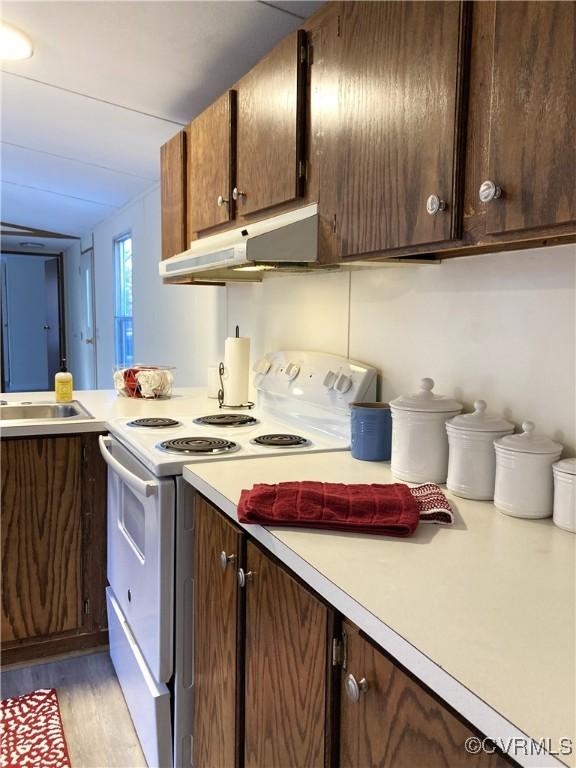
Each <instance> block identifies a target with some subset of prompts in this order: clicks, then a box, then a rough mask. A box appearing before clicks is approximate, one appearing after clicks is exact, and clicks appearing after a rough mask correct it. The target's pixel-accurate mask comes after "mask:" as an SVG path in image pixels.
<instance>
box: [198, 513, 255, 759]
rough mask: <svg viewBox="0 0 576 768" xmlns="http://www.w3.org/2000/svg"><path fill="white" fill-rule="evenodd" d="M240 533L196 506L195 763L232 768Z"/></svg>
mask: <svg viewBox="0 0 576 768" xmlns="http://www.w3.org/2000/svg"><path fill="white" fill-rule="evenodd" d="M242 539H243V535H242V533H241V532H240V530H239V529H238V528H237V527H236V526H235V525H233V524H232V523H229V522H228V520H227V519H226V518H225V517H224V516H223V515H222V514H221V513H220V512H217V511H216V510H215V509H214V508H213V507H211V506H210V505H209V504H208V503H207V502H205V501H204V500H203V499H200V498H197V501H196V505H195V538H194V542H195V546H194V549H195V551H194V659H193V663H194V699H195V706H194V724H193V728H194V729H193V734H194V741H193V747H192V759H193V764H194V768H215V766H218V768H234V766H235V765H236V755H237V754H238V748H237V739H238V738H239V736H240V728H241V722H240V716H241V710H240V707H238V706H237V699H238V696H239V693H240V690H239V675H238V669H239V666H240V665H239V658H238V654H239V650H240V644H239V642H238V630H239V626H240V618H241V617H240V616H239V602H238V597H239V590H238V580H237V569H238V565H239V562H240V555H241V548H242V544H243V542H242Z"/></svg>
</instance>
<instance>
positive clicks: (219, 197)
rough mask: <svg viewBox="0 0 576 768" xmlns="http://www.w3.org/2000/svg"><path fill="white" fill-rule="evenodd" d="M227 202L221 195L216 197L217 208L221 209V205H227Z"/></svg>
mask: <svg viewBox="0 0 576 768" xmlns="http://www.w3.org/2000/svg"><path fill="white" fill-rule="evenodd" d="M234 200H236V198H234ZM229 202H230V200H226V198H225V197H223V196H222V195H218V199H217V200H216V204H217V206H218V208H222V206H223V205H228V203H229Z"/></svg>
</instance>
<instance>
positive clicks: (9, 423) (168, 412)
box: [0, 387, 206, 437]
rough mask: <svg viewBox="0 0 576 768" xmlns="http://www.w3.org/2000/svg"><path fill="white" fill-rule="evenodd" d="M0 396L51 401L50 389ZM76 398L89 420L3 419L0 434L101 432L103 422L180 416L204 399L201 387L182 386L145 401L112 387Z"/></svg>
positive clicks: (11, 400)
mask: <svg viewBox="0 0 576 768" xmlns="http://www.w3.org/2000/svg"><path fill="white" fill-rule="evenodd" d="M0 399H2V400H6V401H7V402H8V403H14V404H16V403H22V402H29V403H55V402H56V399H55V397H54V392H8V393H1V394H0ZM74 400H77V401H78V402H79V403H80V404H81V405H83V406H84V408H85V409H86V410H87V411H88V413H90V414H91V415H92V416H93V417H94V418H93V419H78V420H72V421H71V420H70V419H50V420H38V421H35V420H33V419H6V420H2V421H0V434H1V435H2V437H25V436H27V435H29V436H31V437H33V436H35V435H62V434H76V433H79V432H102V431H104V430H105V429H106V422H108V421H110V420H111V419H117V418H122V417H125V418H133V419H138V418H142V417H145V416H167V417H171V416H173V415H174V413H177V414H178V415H180V416H186V415H188V414H194V415H196V413H197V408H196V407H195V405H196V404H197V403H198V402H199V401H200V402H202V403H205V402H206V389H205V388H203V387H182V388H178V389H175V390H174V392H173V395H172V397H170V398H167V399H164V400H151V399H150V400H146V399H144V398H135V397H118V396H117V394H116V392H115V391H114V390H113V389H85V390H78V391H75V392H74Z"/></svg>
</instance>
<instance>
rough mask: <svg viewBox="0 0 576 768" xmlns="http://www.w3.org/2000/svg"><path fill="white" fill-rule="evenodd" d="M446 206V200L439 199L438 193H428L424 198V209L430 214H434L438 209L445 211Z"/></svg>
mask: <svg viewBox="0 0 576 768" xmlns="http://www.w3.org/2000/svg"><path fill="white" fill-rule="evenodd" d="M447 207H448V206H447V204H446V200H440V198H439V197H438V195H430V196H429V197H428V200H426V210H427V211H428V213H429V214H430V216H436V214H437V213H438V212H439V211H445V210H446V208H447Z"/></svg>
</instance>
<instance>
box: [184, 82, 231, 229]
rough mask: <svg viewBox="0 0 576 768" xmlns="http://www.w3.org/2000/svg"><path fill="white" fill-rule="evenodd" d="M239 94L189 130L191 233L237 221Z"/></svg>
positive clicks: (207, 111) (216, 106)
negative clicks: (235, 215) (236, 185)
mask: <svg viewBox="0 0 576 768" xmlns="http://www.w3.org/2000/svg"><path fill="white" fill-rule="evenodd" d="M235 164H236V92H235V91H228V92H227V93H225V94H224V95H223V96H221V97H220V98H219V99H218V100H217V101H215V102H214V104H212V105H211V106H209V107H208V108H207V109H205V110H204V112H202V114H200V115H198V117H197V118H195V119H194V120H192V122H191V123H190V125H189V126H188V212H189V213H188V216H189V231H190V233H191V234H192V233H198V232H202V230H205V229H210V228H211V227H217V226H218V225H220V224H226V223H228V222H229V221H232V219H233V218H234V208H235V204H234V199H233V197H232V189H233V187H234V181H235V172H236V169H235Z"/></svg>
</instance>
